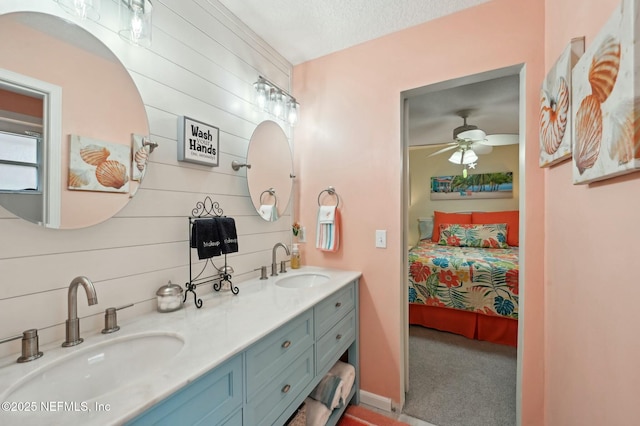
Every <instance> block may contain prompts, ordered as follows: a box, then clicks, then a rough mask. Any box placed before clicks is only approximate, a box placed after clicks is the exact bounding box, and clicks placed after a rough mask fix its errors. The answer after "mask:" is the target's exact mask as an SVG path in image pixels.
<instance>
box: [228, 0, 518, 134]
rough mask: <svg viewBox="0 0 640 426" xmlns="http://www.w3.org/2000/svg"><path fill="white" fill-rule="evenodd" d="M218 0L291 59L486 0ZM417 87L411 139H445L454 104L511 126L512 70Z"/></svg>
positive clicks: (473, 117)
mask: <svg viewBox="0 0 640 426" xmlns="http://www.w3.org/2000/svg"><path fill="white" fill-rule="evenodd" d="M217 1H218V2H220V3H222V4H223V5H224V6H225V7H226V8H227V9H229V10H230V11H231V12H232V13H233V14H234V15H236V16H237V17H238V18H239V19H240V20H241V21H243V22H244V23H245V24H247V25H248V26H249V27H250V28H251V29H252V30H253V31H254V32H255V33H256V34H257V35H258V36H260V37H261V38H262V39H263V40H265V41H266V42H267V43H268V44H269V45H270V46H271V47H273V48H274V49H275V50H276V51H277V52H278V53H280V54H281V55H282V56H284V57H285V58H286V59H287V60H288V61H289V62H291V64H293V65H298V64H300V63H302V62H305V61H309V60H312V59H315V58H318V57H321V56H324V55H327V54H330V53H332V52H336V51H338V50H342V49H346V48H348V47H351V46H354V45H356V44H359V43H363V42H365V41H368V40H372V39H375V38H378V37H381V36H384V35H386V34H390V33H393V32H396V31H400V30H403V29H406V28H409V27H412V26H414V25H418V24H421V23H424V22H427V21H429V20H432V19H436V18H439V17H442V16H445V15H449V14H452V13H455V12H458V11H460V10H463V9H466V8H469V7H473V6H476V5H479V4H482V3H485V2H487V1H490V0H217ZM508 74H513V72H509V73H508ZM436 86H438V85H436ZM416 91H417V93H415V94H412V95H411V96H410V97H409V144H410V145H428V144H439V143H446V142H451V141H452V140H453V129H454V128H455V127H457V126H460V125H462V124H463V120H462V119H461V118H460V116H459V111H461V110H470V111H469V118H468V120H467V122H468V123H469V124H475V125H477V126H478V127H479V128H481V129H482V130H484V131H485V132H487V133H488V134H494V133H518V94H519V83H518V77H517V76H514V75H510V76H506V75H505V73H504V72H498V73H496V75H492V76H491V77H490V78H489V77H482V78H478V77H477V76H470V78H462V79H460V80H459V81H457V82H455V84H453V85H449V86H448V87H445V88H440V87H438V88H437V89H432V88H430V87H427V88H424V90H422V89H421V88H417V89H416ZM303 108H304V106H303Z"/></svg>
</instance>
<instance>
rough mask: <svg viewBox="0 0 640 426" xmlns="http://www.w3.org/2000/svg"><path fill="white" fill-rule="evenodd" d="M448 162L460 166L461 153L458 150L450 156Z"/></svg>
mask: <svg viewBox="0 0 640 426" xmlns="http://www.w3.org/2000/svg"><path fill="white" fill-rule="evenodd" d="M449 161H450V162H452V163H453V164H462V151H461V150H458V151H456V152H454V153H453V154H451V157H449Z"/></svg>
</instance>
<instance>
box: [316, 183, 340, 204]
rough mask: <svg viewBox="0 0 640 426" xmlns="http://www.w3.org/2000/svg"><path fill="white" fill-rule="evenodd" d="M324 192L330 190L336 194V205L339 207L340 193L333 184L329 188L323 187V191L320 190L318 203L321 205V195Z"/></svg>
mask: <svg viewBox="0 0 640 426" xmlns="http://www.w3.org/2000/svg"><path fill="white" fill-rule="evenodd" d="M324 192H328V193H329V194H330V195H335V196H336V207H338V206H339V205H340V196H339V195H338V193H337V192H336V189H335V188H334V187H333V186H330V187H329V188H327V189H323V190H322V191H320V193H319V194H318V205H319V206H321V205H322V204H320V197H321V196H322V194H323V193H324Z"/></svg>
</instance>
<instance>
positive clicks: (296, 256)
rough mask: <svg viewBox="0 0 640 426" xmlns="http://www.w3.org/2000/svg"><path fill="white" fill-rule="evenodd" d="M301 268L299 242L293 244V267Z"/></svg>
mask: <svg viewBox="0 0 640 426" xmlns="http://www.w3.org/2000/svg"><path fill="white" fill-rule="evenodd" d="M298 268H300V248H299V247H298V244H292V245H291V269H298Z"/></svg>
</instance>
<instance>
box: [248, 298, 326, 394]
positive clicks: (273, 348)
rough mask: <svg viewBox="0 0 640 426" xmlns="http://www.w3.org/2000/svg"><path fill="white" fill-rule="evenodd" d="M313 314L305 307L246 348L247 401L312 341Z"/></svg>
mask: <svg viewBox="0 0 640 426" xmlns="http://www.w3.org/2000/svg"><path fill="white" fill-rule="evenodd" d="M313 341H314V337H313V315H312V311H307V312H305V313H304V314H302V315H300V316H299V317H297V318H296V319H294V320H292V321H291V322H289V323H288V324H286V325H284V326H283V327H282V328H280V329H278V330H276V331H274V332H273V333H271V334H269V335H268V336H267V337H265V338H264V339H262V340H260V341H259V342H257V343H256V344H255V345H253V346H251V347H250V348H249V349H248V350H247V364H246V365H247V401H250V400H251V398H252V397H253V395H254V394H255V393H256V392H257V391H258V389H260V388H261V387H262V386H264V384H265V383H267V382H268V381H269V380H271V379H273V377H275V376H277V375H278V374H280V372H281V371H282V370H283V369H284V368H285V367H287V366H289V365H290V364H291V363H292V362H293V360H294V359H296V358H297V357H298V356H299V355H300V354H301V353H303V352H304V351H305V350H306V349H307V348H310V347H311V346H312V345H313Z"/></svg>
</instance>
